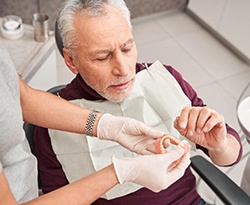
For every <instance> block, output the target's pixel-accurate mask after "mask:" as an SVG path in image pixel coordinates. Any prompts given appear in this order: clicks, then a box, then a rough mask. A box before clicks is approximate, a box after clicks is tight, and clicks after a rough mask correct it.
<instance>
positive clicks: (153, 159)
mask: <svg viewBox="0 0 250 205" xmlns="http://www.w3.org/2000/svg"><path fill="white" fill-rule="evenodd" d="M182 156H183V157H182ZM181 157H182V158H181ZM177 159H181V160H180V162H179V163H178V164H177V165H176V166H174V167H173V166H172V163H173V162H174V161H176V160H177ZM112 161H113V164H114V167H115V172H116V175H117V178H118V181H119V183H120V184H123V183H124V182H134V183H137V184H139V185H142V186H144V187H146V188H148V189H150V190H151V191H154V192H159V191H161V190H163V189H166V188H168V187H169V186H170V185H171V184H173V183H174V182H176V181H177V180H178V179H180V178H181V177H182V176H183V174H184V172H185V170H186V168H187V167H188V165H189V164H190V153H189V152H188V153H186V154H184V149H182V148H180V147H178V148H176V149H175V150H172V151H169V152H167V153H166V154H154V155H143V156H137V157H134V158H122V159H116V158H115V157H113V159H112Z"/></svg>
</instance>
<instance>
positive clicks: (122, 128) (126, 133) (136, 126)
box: [97, 114, 164, 154]
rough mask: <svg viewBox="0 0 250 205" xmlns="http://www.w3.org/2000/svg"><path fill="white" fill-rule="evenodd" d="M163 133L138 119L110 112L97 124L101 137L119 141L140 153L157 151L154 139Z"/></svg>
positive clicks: (98, 134) (98, 135)
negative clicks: (118, 115)
mask: <svg viewBox="0 0 250 205" xmlns="http://www.w3.org/2000/svg"><path fill="white" fill-rule="evenodd" d="M163 134H164V133H163V132H160V131H156V130H154V129H152V128H150V127H148V126H147V125H145V124H144V123H142V122H140V121H138V120H135V119H132V118H128V117H116V116H113V115H110V114H104V115H103V116H102V117H101V118H100V120H99V123H98V126H97V137H98V138H99V139H102V140H111V141H115V142H118V143H119V144H120V145H122V146H123V147H125V148H127V149H129V150H130V151H133V152H136V153H138V154H152V153H156V150H155V146H154V141H155V140H156V138H158V137H161V136H162V135H163Z"/></svg>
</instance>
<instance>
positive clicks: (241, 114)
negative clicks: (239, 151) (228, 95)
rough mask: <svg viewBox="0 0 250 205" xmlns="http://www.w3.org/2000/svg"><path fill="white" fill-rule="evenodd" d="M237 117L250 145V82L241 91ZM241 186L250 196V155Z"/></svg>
mask: <svg viewBox="0 0 250 205" xmlns="http://www.w3.org/2000/svg"><path fill="white" fill-rule="evenodd" d="M237 118H238V122H239V125H240V128H241V130H242V132H243V133H244V136H245V137H246V141H247V143H248V145H250V82H249V83H248V85H247V86H246V87H245V89H244V90H243V92H242V93H241V95H240V97H239V100H238V102H237ZM248 155H249V154H248ZM241 188H242V189H243V190H244V191H245V192H246V193H247V194H248V195H249V196H250V156H248V159H247V161H246V165H245V169H244V172H243V176H242V180H241Z"/></svg>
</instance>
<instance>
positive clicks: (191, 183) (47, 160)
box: [34, 63, 242, 205]
mask: <svg viewBox="0 0 250 205" xmlns="http://www.w3.org/2000/svg"><path fill="white" fill-rule="evenodd" d="M150 65H151V64H148V66H150ZM164 66H165V65H164ZM165 67H166V69H167V70H168V71H169V72H170V73H171V74H172V75H173V76H174V78H175V79H176V80H177V82H178V83H179V84H180V86H181V88H182V90H183V92H184V93H185V94H186V96H187V97H188V98H189V99H190V100H191V103H192V106H205V104H204V103H203V101H202V100H201V99H200V98H198V96H197V94H196V92H195V91H194V89H193V88H192V87H191V86H190V85H189V84H188V83H187V82H186V81H185V80H184V79H183V78H182V76H181V75H180V73H178V72H177V71H176V70H175V69H174V68H172V67H171V66H165ZM143 69H145V67H144V66H143V64H139V63H137V64H136V72H140V71H141V70H143ZM59 94H60V96H61V97H62V98H64V99H66V100H74V99H81V98H85V99H87V100H99V99H103V98H102V97H101V96H100V95H99V94H97V93H96V92H95V91H94V90H93V89H91V88H90V87H88V86H87V85H86V83H85V82H84V81H83V79H82V78H81V76H80V75H77V76H76V77H75V78H74V79H73V81H72V82H71V83H69V84H68V85H67V86H66V88H64V89H62V90H61V91H60V93H59ZM226 128H227V132H228V133H229V134H231V135H233V136H235V138H236V139H237V140H238V141H239V143H241V142H240V137H239V135H238V134H237V132H236V131H235V130H233V129H232V128H231V127H229V126H228V125H226ZM34 141H35V155H36V157H37V159H38V168H39V173H40V177H41V181H42V189H43V192H44V193H47V192H50V191H52V190H55V189H58V188H60V187H62V186H64V185H66V184H68V183H69V182H68V180H67V178H66V176H65V174H64V172H63V170H62V167H61V164H60V163H59V161H58V160H57V158H56V155H55V153H54V152H53V149H52V146H51V141H50V137H49V135H48V130H47V129H45V128H41V127H37V128H36V130H35V138H34ZM197 148H199V149H202V150H203V151H204V152H205V153H206V154H207V153H208V152H207V150H206V149H205V148H203V147H201V146H199V145H197ZM241 156H242V147H241V150H240V154H239V156H238V159H237V161H236V162H235V163H237V162H238V161H239V160H240V158H241ZM72 160H73V159H72ZM200 200H201V197H200V196H199V194H198V193H197V191H196V181H195V177H194V175H193V174H192V173H191V170H190V168H188V169H187V170H186V172H185V174H184V176H183V177H182V178H181V179H179V180H178V181H177V182H175V183H174V184H172V185H171V186H170V187H168V188H167V189H165V190H163V191H161V192H159V193H154V192H152V191H150V190H148V189H146V188H141V189H139V190H137V191H135V192H134V193H131V194H128V195H126V196H122V197H119V198H116V199H112V200H106V199H102V198H100V199H98V200H96V201H95V202H94V203H93V205H128V204H136V205H167V204H171V205H175V204H176V205H177V204H178V205H182V204H183V205H187V204H188V205H197V204H198V203H199V201H200Z"/></svg>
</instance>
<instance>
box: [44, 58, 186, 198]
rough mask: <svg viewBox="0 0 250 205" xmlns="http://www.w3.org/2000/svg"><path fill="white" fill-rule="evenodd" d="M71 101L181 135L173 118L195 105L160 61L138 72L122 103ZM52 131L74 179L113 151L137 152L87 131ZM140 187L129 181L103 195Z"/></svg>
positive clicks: (55, 145) (108, 159)
mask: <svg viewBox="0 0 250 205" xmlns="http://www.w3.org/2000/svg"><path fill="white" fill-rule="evenodd" d="M71 102H72V103H74V104H76V105H79V106H81V107H85V108H88V109H90V110H99V111H100V112H101V113H110V114H112V115H115V116H126V117H131V118H134V119H137V120H139V121H142V122H144V123H145V124H147V125H149V126H151V127H154V128H155V129H158V130H161V131H164V132H165V133H167V134H171V135H173V136H175V137H179V138H181V136H180V134H179V132H178V131H177V130H176V129H175V128H174V127H173V122H174V120H175V118H176V117H177V116H178V115H179V114H180V112H181V110H182V109H183V108H185V107H190V105H191V103H190V100H189V99H188V98H187V96H186V95H185V94H184V93H183V91H182V89H181V87H180V85H179V84H178V82H177V81H176V80H175V78H174V77H173V76H172V75H171V74H170V73H169V72H168V71H167V70H166V68H165V67H164V66H163V65H162V64H161V63H160V62H159V61H156V62H155V63H154V64H152V65H151V66H150V67H149V68H147V69H145V70H143V71H140V72H139V73H137V74H136V80H135V83H134V87H133V90H132V93H131V95H130V96H129V97H128V98H127V99H126V100H124V101H123V102H121V103H113V102H109V101H103V100H98V101H88V100H85V99H79V100H73V101H71ZM49 135H50V138H51V143H52V147H53V150H54V152H55V154H56V156H57V159H58V160H59V162H60V163H61V164H62V168H63V171H64V173H65V175H66V177H67V179H68V181H69V182H70V183H71V182H74V181H76V180H77V179H80V178H82V177H83V176H87V175H89V174H91V173H93V172H95V171H98V170H100V169H102V168H104V167H106V166H107V165H109V164H111V157H112V156H113V155H115V156H116V158H122V157H133V156H135V155H136V154H135V153H132V152H130V151H129V150H127V149H125V148H123V147H122V146H121V145H119V144H118V143H115V142H112V141H106V140H99V139H98V138H96V137H90V136H86V135H83V134H74V133H69V132H62V131H57V130H49ZM149 166H150V165H149ZM139 188H141V186H139V185H137V184H134V183H125V184H123V185H117V186H115V187H114V188H113V189H111V190H110V191H108V192H107V193H106V194H105V195H104V196H103V197H104V198H106V199H112V198H116V197H120V196H124V195H126V194H129V193H131V192H134V191H136V190H138V189H139Z"/></svg>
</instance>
